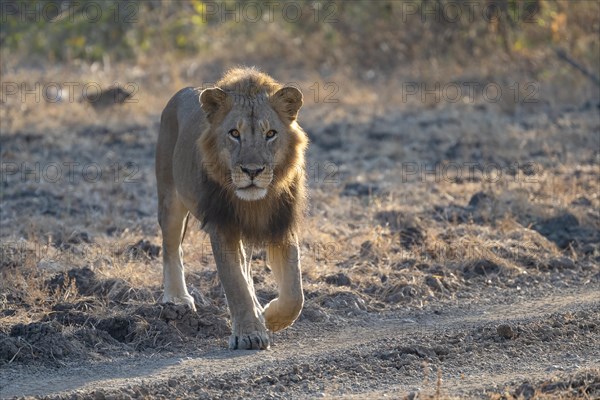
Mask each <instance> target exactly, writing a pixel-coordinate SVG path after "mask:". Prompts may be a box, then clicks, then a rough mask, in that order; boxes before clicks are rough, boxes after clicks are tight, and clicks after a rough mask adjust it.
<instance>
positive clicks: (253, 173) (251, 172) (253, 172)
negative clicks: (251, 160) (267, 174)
mask: <svg viewBox="0 0 600 400" xmlns="http://www.w3.org/2000/svg"><path fill="white" fill-rule="evenodd" d="M240 168H241V169H242V172H244V173H245V174H246V175H248V176H249V177H250V179H254V178H256V177H257V176H258V174H260V173H261V172H263V171H264V170H265V167H264V166H262V167H259V166H258V165H246V166H242V167H240Z"/></svg>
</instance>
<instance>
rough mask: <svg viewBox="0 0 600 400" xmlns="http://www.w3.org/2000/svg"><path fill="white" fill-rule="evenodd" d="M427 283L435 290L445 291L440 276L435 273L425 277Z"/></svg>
mask: <svg viewBox="0 0 600 400" xmlns="http://www.w3.org/2000/svg"><path fill="white" fill-rule="evenodd" d="M425 284H426V285H427V286H429V287H430V288H431V289H433V290H435V291H436V292H443V291H444V285H443V284H442V282H441V281H440V280H439V278H438V277H436V276H433V275H429V276H427V277H426V278H425Z"/></svg>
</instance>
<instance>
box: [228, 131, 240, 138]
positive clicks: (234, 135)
mask: <svg viewBox="0 0 600 400" xmlns="http://www.w3.org/2000/svg"><path fill="white" fill-rule="evenodd" d="M229 136H231V137H232V138H234V139H239V138H240V131H238V130H237V129H232V130H230V131H229Z"/></svg>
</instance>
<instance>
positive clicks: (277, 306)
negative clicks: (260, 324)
mask: <svg viewBox="0 0 600 400" xmlns="http://www.w3.org/2000/svg"><path fill="white" fill-rule="evenodd" d="M302 305H303V300H302V298H300V299H299V300H297V301H291V302H287V303H284V302H282V301H281V300H279V299H275V300H273V301H271V302H270V303H269V304H267V307H266V308H265V310H264V312H263V316H264V318H265V324H266V326H267V328H268V329H269V330H270V331H271V332H278V331H280V330H282V329H285V328H287V327H288V326H290V325H292V324H293V323H294V321H296V319H297V318H298V316H299V315H300V311H302Z"/></svg>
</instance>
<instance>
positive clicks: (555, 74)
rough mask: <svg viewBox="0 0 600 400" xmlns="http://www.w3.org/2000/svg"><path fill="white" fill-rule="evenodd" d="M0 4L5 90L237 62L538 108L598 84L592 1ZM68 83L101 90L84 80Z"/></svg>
mask: <svg viewBox="0 0 600 400" xmlns="http://www.w3.org/2000/svg"><path fill="white" fill-rule="evenodd" d="M1 4H2V7H1V9H0V12H1V15H0V18H1V22H2V23H1V24H0V47H1V50H0V55H1V60H2V61H1V62H0V71H1V72H2V74H3V75H4V79H5V80H6V79H7V78H6V73H7V71H9V75H14V74H13V73H15V72H16V73H17V74H18V73H19V72H24V71H30V72H27V74H29V76H30V77H32V79H33V75H32V74H31V71H43V70H47V69H48V68H49V67H51V68H55V69H56V68H59V74H58V75H61V74H63V76H64V74H66V72H65V71H68V70H69V68H71V69H70V70H71V71H72V70H73V68H79V69H81V68H84V67H87V68H88V69H87V71H91V72H94V71H110V69H111V66H112V67H113V68H112V71H113V72H112V76H111V78H110V79H113V80H117V79H120V80H124V79H128V80H130V81H131V79H135V80H136V81H138V82H141V84H142V85H143V88H144V89H145V90H147V91H149V92H152V91H154V92H158V91H160V90H163V91H164V89H165V88H167V89H168V90H176V89H178V88H179V87H181V86H183V85H198V86H199V85H201V84H202V82H210V81H211V80H212V81H214V79H216V78H217V77H218V76H219V75H220V74H221V73H222V71H223V70H224V69H227V68H230V67H232V66H235V65H239V64H244V65H256V66H258V67H259V68H261V69H263V70H265V71H266V72H268V73H271V74H273V75H275V76H277V77H278V78H279V79H280V80H283V81H286V82H289V80H290V79H291V80H298V81H304V82H309V81H313V82H314V81H315V80H316V79H318V80H320V81H321V82H327V81H336V82H344V83H345V84H346V87H348V86H350V85H349V83H350V82H352V84H353V85H355V87H360V86H361V85H363V87H368V88H369V89H371V92H372V93H378V94H379V95H380V96H379V97H380V99H381V98H382V97H390V94H389V93H388V92H393V91H394V90H395V89H394V88H398V85H399V84H400V82H406V81H411V82H425V83H430V82H459V83H460V82H466V81H476V82H482V83H484V84H485V83H487V82H499V83H500V84H502V85H505V86H507V87H508V86H511V85H513V84H514V83H515V82H536V84H542V86H544V88H543V90H544V91H545V92H544V93H543V96H545V97H546V98H547V99H552V101H557V100H556V99H557V98H559V97H563V102H573V101H574V99H575V98H578V97H580V98H589V97H590V94H591V96H592V97H594V96H596V93H597V91H598V87H599V86H600V83H599V82H598V76H600V40H599V39H598V38H599V37H600V2H598V1H596V0H590V1H585V0H581V1H567V0H408V1H401V0H394V1H390V0H377V1H371V0H354V1H326V0H322V1H314V0H312V1H311V0H294V1H279V2H275V1H271V0H256V1H241V0H226V1H218V2H212V1H201V0H177V1H175V0H143V1H142V0H104V1H102V0H101V1H93V0H77V1H74V0H2V1H1ZM115 66H120V68H114V67H115ZM131 67H134V68H133V69H131ZM116 69H119V71H118V72H115V70H116ZM46 75H48V74H46ZM56 75H57V74H56V71H55V73H54V77H56ZM59 77H60V76H59ZM79 77H82V78H87V79H101V77H100V76H99V75H97V74H96V75H94V74H88V75H87V76H82V75H81V74H79ZM41 79H42V80H43V79H50V76H46V77H42V78H41ZM524 87H525V86H524ZM553 87H554V88H555V89H552V88H553ZM565 88H569V90H565ZM590 90H591V92H590ZM582 91H585V92H586V93H582ZM384 92H385V93H384ZM382 93H384V94H382ZM358 101H360V99H357V100H356V102H358ZM582 101H585V99H584V100H582Z"/></svg>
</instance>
